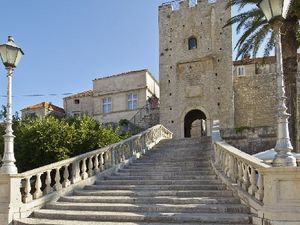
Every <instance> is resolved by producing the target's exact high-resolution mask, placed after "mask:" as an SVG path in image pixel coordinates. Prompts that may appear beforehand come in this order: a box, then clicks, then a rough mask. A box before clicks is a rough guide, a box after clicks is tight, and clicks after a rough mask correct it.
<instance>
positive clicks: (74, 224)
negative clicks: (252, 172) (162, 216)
mask: <svg viewBox="0 0 300 225" xmlns="http://www.w3.org/2000/svg"><path fill="white" fill-rule="evenodd" d="M14 224H15V225H182V223H159V222H154V223H149V222H146V223H141V222H136V223H135V222H107V221H105V222H99V221H97V222H96V221H91V222H89V221H76V220H49V219H35V218H26V219H22V220H15V222H14ZM202 224H203V223H202ZM184 225H199V223H184ZM203 225H228V224H224V223H214V224H210V223H209V224H208V223H205V224H203ZM239 225H249V224H248V223H247V224H239Z"/></svg>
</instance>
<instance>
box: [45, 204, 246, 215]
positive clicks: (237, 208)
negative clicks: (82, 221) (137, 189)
mask: <svg viewBox="0 0 300 225" xmlns="http://www.w3.org/2000/svg"><path fill="white" fill-rule="evenodd" d="M46 209H56V210H74V211H75V210H79V211H82V210H83V211H106V212H111V211H113V212H114V211H116V209H117V210H118V211H120V212H142V213H151V212H162V213H164V212H167V213H168V212H169V213H203V212H206V213H207V212H208V213H225V212H228V213H249V208H248V207H246V206H241V205H240V204H184V205H178V204H177V205H173V204H145V205H143V204H136V203H133V204H125V203H84V204H83V203H80V202H72V203H71V202H56V203H51V204H48V205H47V206H46Z"/></svg>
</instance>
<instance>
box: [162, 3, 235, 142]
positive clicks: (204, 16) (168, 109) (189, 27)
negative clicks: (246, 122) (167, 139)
mask: <svg viewBox="0 0 300 225" xmlns="http://www.w3.org/2000/svg"><path fill="white" fill-rule="evenodd" d="M225 5H226V1H223V0H217V1H215V2H211V1H208V0H204V1H198V3H197V4H196V5H195V6H193V7H190V6H189V2H188V1H187V0H184V1H182V2H181V3H180V7H179V9H176V10H175V9H174V8H173V7H172V4H171V3H169V4H164V5H162V6H161V7H160V8H159V30H160V34H159V35H160V89H161V106H160V122H161V123H162V124H163V125H164V126H166V127H167V128H168V129H170V130H171V131H172V132H173V133H174V137H175V138H179V137H184V117H185V115H186V114H187V113H188V112H190V111H191V110H195V109H196V110H201V111H202V112H203V113H204V114H205V116H206V118H207V123H208V124H207V127H210V126H211V124H210V123H211V120H212V119H215V118H219V119H220V121H221V126H222V127H225V128H228V127H233V118H234V115H233V83H232V66H231V65H232V56H231V52H232V49H231V46H232V43H231V28H223V26H224V24H225V23H226V21H227V20H228V19H229V18H230V16H231V12H230V9H228V10H225ZM190 37H194V38H196V39H197V48H194V49H189V47H188V42H189V38H190Z"/></svg>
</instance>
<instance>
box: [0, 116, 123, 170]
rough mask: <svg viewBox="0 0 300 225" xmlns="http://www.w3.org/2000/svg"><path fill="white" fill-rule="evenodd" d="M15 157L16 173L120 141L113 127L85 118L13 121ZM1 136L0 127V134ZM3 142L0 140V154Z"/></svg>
mask: <svg viewBox="0 0 300 225" xmlns="http://www.w3.org/2000/svg"><path fill="white" fill-rule="evenodd" d="M13 129H14V135H15V136H16V138H15V157H16V164H17V167H18V169H19V172H22V171H27V170H30V169H33V168H37V167H40V166H43V165H47V164H50V163H53V162H57V161H59V160H64V159H68V158H70V157H73V156H76V155H79V154H83V153H86V152H89V151H92V150H95V149H97V148H101V147H104V146H106V145H109V144H112V143H115V142H118V141H120V140H121V139H122V138H124V137H123V136H120V135H119V133H118V129H117V128H113V127H111V126H104V125H102V124H101V123H99V122H98V121H96V120H95V119H93V118H91V117H89V116H81V117H72V118H61V119H59V118H55V117H52V116H47V117H45V118H40V117H37V118H30V117H29V118H26V119H24V120H20V121H18V120H15V121H14V125H13ZM4 133H5V128H4V126H0V134H2V135H3V134H4ZM3 151H4V141H3V137H0V155H3Z"/></svg>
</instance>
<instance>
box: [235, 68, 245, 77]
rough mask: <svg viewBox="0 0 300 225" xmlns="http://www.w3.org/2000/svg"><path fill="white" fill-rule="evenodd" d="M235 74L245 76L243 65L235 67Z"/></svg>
mask: <svg viewBox="0 0 300 225" xmlns="http://www.w3.org/2000/svg"><path fill="white" fill-rule="evenodd" d="M236 74H237V75H238V76H245V74H246V73H245V66H238V67H237V68H236Z"/></svg>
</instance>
